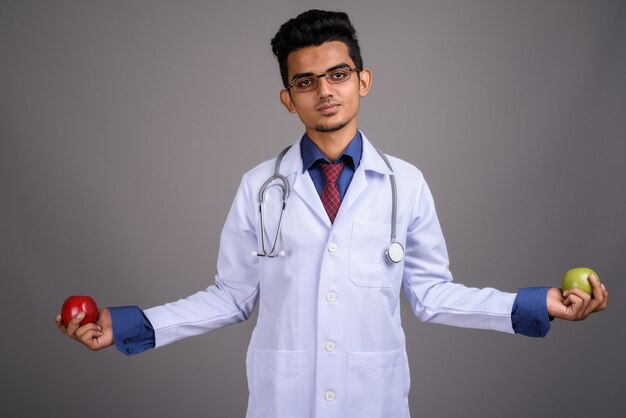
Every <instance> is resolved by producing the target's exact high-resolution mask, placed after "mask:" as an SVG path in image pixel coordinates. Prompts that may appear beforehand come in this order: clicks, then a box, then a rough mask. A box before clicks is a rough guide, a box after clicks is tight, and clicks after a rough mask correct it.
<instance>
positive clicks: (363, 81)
mask: <svg viewBox="0 0 626 418" xmlns="http://www.w3.org/2000/svg"><path fill="white" fill-rule="evenodd" d="M371 87H372V72H371V71H370V69H369V68H363V69H362V70H361V71H360V72H359V95H360V96H361V97H365V96H367V93H369V91H370V88H371Z"/></svg>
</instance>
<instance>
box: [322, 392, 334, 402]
mask: <svg viewBox="0 0 626 418" xmlns="http://www.w3.org/2000/svg"><path fill="white" fill-rule="evenodd" d="M336 397H337V395H336V394H335V392H333V391H332V390H327V391H326V393H325V394H324V399H326V400H327V401H328V402H332V401H334V400H335V398H336Z"/></svg>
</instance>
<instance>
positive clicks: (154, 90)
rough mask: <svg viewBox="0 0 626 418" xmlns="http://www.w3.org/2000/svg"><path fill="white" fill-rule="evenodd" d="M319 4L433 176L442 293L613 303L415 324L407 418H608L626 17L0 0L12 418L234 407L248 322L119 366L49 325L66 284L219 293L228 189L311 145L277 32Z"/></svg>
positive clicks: (116, 358) (513, 5) (393, 140)
mask: <svg viewBox="0 0 626 418" xmlns="http://www.w3.org/2000/svg"><path fill="white" fill-rule="evenodd" d="M312 7H317V8H332V9H341V10H344V11H347V12H348V13H349V14H350V15H351V17H352V20H353V23H354V24H355V26H356V28H357V31H358V34H359V37H360V40H361V43H362V48H363V56H364V59H365V62H366V64H367V65H368V66H369V67H370V68H371V69H372V70H373V72H374V84H373V90H372V92H371V95H370V96H368V97H367V98H366V99H365V100H364V101H363V107H362V112H361V117H360V127H361V128H362V129H363V130H365V132H366V133H367V134H368V136H369V137H370V138H371V139H372V140H373V141H374V142H376V143H377V144H378V145H380V146H381V147H382V148H383V149H384V150H385V151H386V152H387V153H390V154H393V155H397V156H400V157H402V158H404V159H406V160H408V161H410V162H412V163H414V164H416V165H417V166H419V167H420V168H421V169H422V171H423V172H424V173H425V175H426V177H427V179H428V181H429V183H430V186H431V188H432V189H433V192H434V195H435V199H436V202H437V205H438V206H437V207H438V212H439V216H440V220H441V222H442V226H443V229H444V233H445V235H446V238H447V242H448V246H449V251H450V255H451V261H452V265H451V267H452V271H453V274H454V275H455V278H456V280H457V281H460V282H463V283H465V284H467V285H472V286H493V287H497V288H499V289H502V290H507V291H516V289H517V288H518V287H524V286H535V285H554V286H558V285H559V283H560V277H561V275H562V274H563V272H564V271H565V270H567V269H568V268H570V267H575V266H579V265H584V266H590V267H592V268H594V269H596V271H597V272H598V274H599V275H600V277H601V279H603V280H604V282H605V283H606V284H607V286H608V288H609V290H610V292H611V303H610V306H609V309H608V310H607V311H606V312H604V313H603V314H600V315H597V316H594V317H592V318H590V319H589V320H587V321H585V322H581V323H566V322H562V321H555V323H554V324H553V329H552V331H551V333H550V335H549V337H548V338H546V339H543V340H535V339H529V338H524V337H521V336H512V335H505V334H498V333H493V332H485V331H474V330H465V329H456V328H450V327H444V326H434V325H427V324H422V323H420V322H419V321H418V320H416V319H414V318H412V317H410V315H409V312H408V309H405V310H404V315H405V318H404V325H405V329H406V333H407V339H408V342H407V344H408V350H409V356H410V362H411V369H412V382H413V384H412V389H411V408H412V411H413V415H414V416H420V417H456V416H459V415H463V416H465V417H503V416H507V417H531V416H537V417H546V416H551V417H565V416H568V417H582V416H602V417H616V416H621V415H620V414H618V412H617V411H619V410H620V408H621V405H622V402H621V400H622V399H623V379H622V378H623V376H624V372H626V370H625V369H626V368H625V366H624V361H623V357H624V352H625V348H626V344H625V338H624V337H625V332H624V296H625V289H624V280H623V279H624V270H625V267H626V266H625V262H624V259H625V257H624V256H625V255H626V221H625V220H624V214H625V213H626V164H625V162H624V160H625V157H626V122H625V117H624V116H625V115H626V82H625V77H624V74H626V3H625V2H623V1H556V0H553V1H496V0H493V1H408V0H407V1H356V0H350V1H342V2H330V1H294V0H272V1H266V2H261V1H252V0H230V1H211V2H201V1H179V2H174V1H169V2H168V1H107V2H102V1H23V0H22V1H7V0H3V1H2V2H1V3H0V57H1V58H0V59H1V64H0V215H1V216H0V263H1V264H0V266H1V270H0V274H1V281H0V286H2V288H1V291H0V309H2V311H1V312H2V318H3V336H2V344H1V348H0V350H2V351H1V356H0V361H1V362H2V372H1V374H2V378H1V379H0V385H2V388H1V390H0V393H1V395H0V396H1V398H2V402H1V404H2V409H3V411H6V410H11V411H13V412H11V414H9V415H10V416H20V417H22V416H23V417H35V416H38V417H39V416H65V417H78V416H86V415H88V416H91V417H108V416H122V417H127V416H128V417H130V416H158V417H168V416H177V415H178V416H186V417H200V416H203V417H240V416H243V414H244V411H245V407H246V399H247V386H246V382H245V367H244V356H245V350H246V346H247V343H248V339H249V335H250V331H251V329H252V327H253V325H254V318H252V319H251V320H250V321H248V322H247V323H245V324H240V325H237V326H233V327H229V328H226V329H222V330H219V331H216V332H214V333H211V334H207V335H204V336H201V337H197V338H194V339H190V340H186V341H183V342H180V343H177V344H174V345H171V346H168V347H165V348H163V349H159V350H152V351H150V352H147V353H145V354H143V355H140V356H136V357H133V358H127V357H124V356H123V355H121V354H119V353H118V352H116V351H115V350H113V349H110V350H105V351H103V352H99V353H92V352H90V351H89V350H87V349H85V348H84V347H82V346H80V345H78V344H75V343H73V342H72V341H70V340H68V339H66V338H64V337H63V336H61V335H60V334H58V332H57V330H56V329H55V327H54V324H53V322H54V316H55V314H56V313H57V312H58V310H59V309H60V305H61V303H62V301H63V299H64V298H65V297H66V296H67V295H69V294H90V295H93V296H94V297H95V298H96V299H97V300H98V302H99V304H100V305H102V306H111V305H113V306H117V305H126V304H138V305H140V306H142V307H145V308H147V307H150V306H154V305H157V304H161V303H164V302H167V301H171V300H175V299H178V298H180V297H184V296H186V295H188V294H190V293H192V292H195V291H196V290H198V289H201V288H204V287H205V286H207V285H208V284H211V283H212V282H213V275H214V273H215V258H216V254H217V246H218V239H219V233H220V230H221V227H222V224H223V222H224V219H225V217H226V213H227V210H228V208H229V206H230V203H231V200H232V198H233V196H234V194H235V190H236V187H237V185H238V183H239V179H240V178H241V175H242V174H243V173H244V172H245V171H246V170H248V169H249V168H250V167H252V166H253V165H255V164H256V163H258V162H259V161H261V160H264V159H267V158H271V157H272V156H274V155H275V154H276V153H277V152H278V151H279V150H280V149H281V147H282V146H284V145H286V144H288V143H291V142H292V141H293V140H294V139H295V138H296V137H297V136H298V135H300V134H301V132H302V129H301V126H300V123H299V121H298V119H297V117H295V116H292V115H290V114H288V113H287V112H286V111H285V110H284V109H283V108H282V107H281V105H280V103H279V101H278V91H279V89H280V88H281V85H280V80H279V76H278V68H277V65H276V63H275V62H274V58H273V57H272V55H271V52H270V49H269V39H270V38H271V37H272V36H273V35H274V33H275V31H276V30H277V28H278V26H279V25H280V24H281V23H282V22H284V21H285V20H287V19H288V18H290V17H292V16H295V15H296V14H298V13H300V12H302V11H304V10H306V9H309V8H312ZM246 254H247V250H246V251H244V252H242V257H245V256H246ZM9 415H7V416H9Z"/></svg>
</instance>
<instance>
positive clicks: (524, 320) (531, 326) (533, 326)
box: [511, 287, 551, 337]
mask: <svg viewBox="0 0 626 418" xmlns="http://www.w3.org/2000/svg"><path fill="white" fill-rule="evenodd" d="M547 296H548V288H547V287H527V288H524V289H520V290H519V292H518V293H517V296H516V298H515V302H514V303H513V310H512V311H511V322H512V324H513V330H514V331H515V333H516V334H522V335H526V336H528V337H545V336H546V335H547V334H548V331H550V320H551V319H550V317H549V315H548V308H547V306H546V300H547V299H546V298H547Z"/></svg>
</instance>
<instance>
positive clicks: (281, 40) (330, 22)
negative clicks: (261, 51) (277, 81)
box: [271, 9, 363, 87]
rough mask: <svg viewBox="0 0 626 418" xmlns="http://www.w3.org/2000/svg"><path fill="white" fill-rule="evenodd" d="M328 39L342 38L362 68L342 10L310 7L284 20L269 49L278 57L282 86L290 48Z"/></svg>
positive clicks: (285, 75) (285, 82)
mask: <svg viewBox="0 0 626 418" xmlns="http://www.w3.org/2000/svg"><path fill="white" fill-rule="evenodd" d="M329 41H341V42H343V43H345V44H346V45H347V47H348V54H349V55H350V58H351V59H352V61H354V65H355V66H356V69H357V70H362V69H363V59H362V58H361V49H360V48H359V41H358V40H357V38H356V30H355V29H354V27H353V26H352V23H351V22H350V18H348V15H347V14H346V13H344V12H330V11H326V10H317V9H312V10H309V11H306V12H304V13H301V14H299V15H298V16H296V17H295V18H292V19H289V20H288V21H287V22H285V23H283V24H282V25H281V27H280V29H278V32H276V35H275V36H274V38H272V42H271V43H272V52H273V53H274V55H276V58H277V59H278V65H279V66H280V76H281V77H282V79H283V84H284V86H285V87H287V86H288V85H289V80H288V78H287V77H288V68H287V57H288V56H289V54H290V53H291V52H293V51H296V50H298V49H302V48H305V47H307V46H319V45H322V44H323V43H325V42H329Z"/></svg>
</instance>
